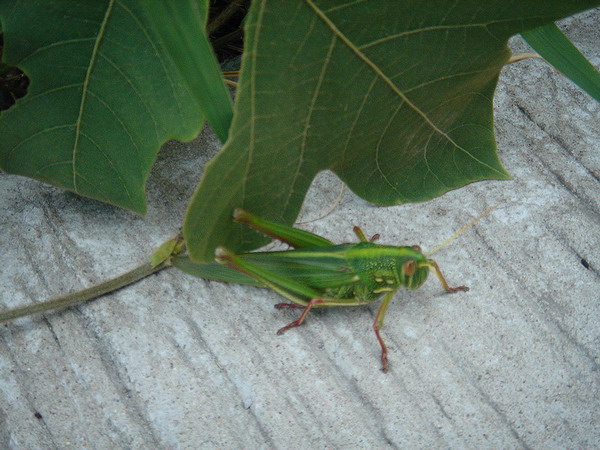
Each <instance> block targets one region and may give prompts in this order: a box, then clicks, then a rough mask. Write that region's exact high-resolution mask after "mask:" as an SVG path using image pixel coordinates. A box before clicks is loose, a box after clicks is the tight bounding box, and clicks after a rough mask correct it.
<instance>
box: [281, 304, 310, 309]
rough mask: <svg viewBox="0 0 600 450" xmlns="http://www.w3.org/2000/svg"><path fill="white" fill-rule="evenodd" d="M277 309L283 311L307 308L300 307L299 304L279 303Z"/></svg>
mask: <svg viewBox="0 0 600 450" xmlns="http://www.w3.org/2000/svg"><path fill="white" fill-rule="evenodd" d="M275 308H277V309H281V308H300V309H304V308H306V306H303V305H299V304H298V303H277V304H276V305H275Z"/></svg>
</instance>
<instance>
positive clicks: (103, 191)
mask: <svg viewBox="0 0 600 450" xmlns="http://www.w3.org/2000/svg"><path fill="white" fill-rule="evenodd" d="M141 5H142V6H141ZM178 5H180V6H181V8H185V9H186V11H187V14H188V20H186V21H185V23H183V24H181V27H183V28H187V29H186V30H184V31H185V32H187V33H188V34H190V33H197V34H199V35H200V36H202V32H201V30H202V29H203V27H204V24H205V22H206V15H207V5H208V2H207V0H188V1H187V2H179V3H178ZM191 7H193V8H191ZM150 17H151V19H152V20H150V19H149V18H148V17H147V16H146V13H145V11H144V9H143V2H140V1H139V0H119V1H116V0H97V1H77V2H75V1H72V0H40V1H32V0H30V1H27V2H15V1H13V2H9V1H4V2H0V18H1V20H2V29H3V31H4V43H5V47H4V55H3V56H4V60H5V61H6V62H9V63H10V64H12V65H15V66H18V67H19V68H20V69H21V70H23V71H24V72H25V73H26V74H27V76H29V78H30V80H31V84H30V86H29V92H28V94H27V96H25V97H24V98H23V99H21V100H19V101H18V102H17V104H16V105H15V107H13V108H12V109H10V110H8V111H6V112H4V113H3V114H2V116H1V117H0V136H2V140H1V142H0V168H2V170H5V171H7V172H10V173H15V174H20V175H25V176H28V177H32V178H36V179H38V180H42V181H45V182H48V183H50V184H53V185H55V186H59V187H62V188H65V189H68V190H71V191H73V192H76V193H78V194H82V195H85V196H88V197H92V198H95V199H99V200H102V201H105V202H109V203H113V204H115V205H119V206H121V207H124V208H129V209H132V210H134V211H137V212H139V213H144V212H145V209H146V200H145V192H144V187H145V182H146V179H147V177H148V175H149V172H150V169H151V167H152V164H153V163H154V160H155V158H156V154H157V152H158V150H159V148H160V146H161V144H162V143H164V142H165V141H166V140H168V139H172V138H176V139H180V140H190V139H193V138H194V137H195V136H196V135H197V134H198V132H199V130H200V127H201V125H202V122H203V118H202V113H201V111H200V109H199V106H198V104H197V103H196V101H195V100H194V97H193V96H191V95H190V92H189V90H188V88H187V86H186V84H185V82H184V80H183V79H182V77H181V76H180V75H179V73H178V72H177V70H175V69H174V67H173V60H172V59H171V57H170V56H169V54H168V53H167V51H165V50H164V48H163V46H162V44H161V40H160V38H159V37H158V36H159V35H158V34H157V33H156V32H155V29H160V27H161V25H162V26H164V24H165V23H166V22H167V21H168V17H156V16H154V17H152V16H150ZM154 27H156V28H154ZM190 28H192V29H190ZM188 58H189V59H197V58H202V55H199V54H198V53H193V52H192V53H190V54H188ZM221 84H222V82H221Z"/></svg>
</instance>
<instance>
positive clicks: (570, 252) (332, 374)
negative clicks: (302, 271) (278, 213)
mask: <svg viewBox="0 0 600 450" xmlns="http://www.w3.org/2000/svg"><path fill="white" fill-rule="evenodd" d="M599 18H600V12H599V11H598V10H596V11H594V12H588V13H584V14H581V15H579V16H578V17H577V18H575V19H568V20H567V21H565V22H564V24H565V27H566V28H565V29H566V30H567V31H568V33H569V35H570V37H571V38H573V39H574V41H575V42H576V44H577V45H578V46H579V47H580V48H581V49H582V50H583V51H584V52H585V53H586V54H587V55H588V57H590V58H591V60H592V62H593V63H594V64H595V65H596V66H599V65H600V48H599V47H598V42H600V34H599V29H598V23H599ZM513 44H514V46H515V48H516V49H517V50H518V51H521V50H526V46H525V45H524V44H523V43H522V42H521V41H520V40H518V39H515V41H514V42H513ZM599 118H600V107H599V105H598V103H596V102H595V101H593V100H592V99H591V98H590V97H589V96H587V95H586V94H584V93H583V92H581V91H580V90H578V89H577V88H576V87H575V86H573V85H572V84H571V83H570V82H569V81H568V80H566V79H565V78H563V77H562V76H560V75H558V74H556V73H555V72H554V71H553V70H552V69H551V68H549V67H548V66H546V65H545V64H543V63H542V62H540V61H535V60H528V61H525V62H521V63H518V64H514V65H512V66H510V67H507V68H505V70H504V71H503V73H502V77H501V83H500V86H499V89H498V94H497V97H496V128H497V139H498V147H499V152H500V156H501V158H502V161H503V162H504V164H505V166H506V168H507V169H508V171H509V172H510V173H511V174H513V176H514V179H513V180H511V181H503V182H500V181H490V182H482V183H476V184H473V185H470V186H468V187H466V188H464V189H460V190H457V191H453V192H450V193H448V194H446V195H444V196H443V197H441V198H438V199H436V200H434V201H431V202H428V203H426V204H418V205H404V206H398V207H393V208H379V207H375V206H372V205H369V204H367V203H366V202H364V201H362V200H360V199H358V198H356V197H355V196H354V195H353V194H351V193H349V192H347V191H346V192H345V194H344V195H343V197H342V200H341V203H340V204H339V205H338V206H337V208H336V209H335V210H334V211H333V212H332V213H331V214H330V215H329V216H327V217H326V218H323V219H320V220H317V221H315V222H311V223H308V224H305V225H303V226H304V227H305V228H307V229H310V230H313V231H315V232H317V233H319V234H323V235H325V236H327V237H329V238H333V239H334V240H336V241H348V240H351V239H353V235H352V225H360V226H362V227H364V229H365V231H366V232H367V233H381V235H382V242H388V243H397V244H417V243H418V244H421V245H422V246H423V247H424V248H425V249H431V248H433V246H434V245H435V244H437V243H439V242H440V241H443V240H444V239H445V238H446V237H447V236H449V235H451V234H452V233H453V232H454V231H455V230H457V229H459V228H460V227H461V226H462V225H464V224H465V223H467V222H468V221H469V220H470V219H471V218H473V217H475V216H477V215H478V214H479V213H481V212H482V211H484V210H485V209H486V208H488V207H490V206H491V205H495V204H497V203H499V204H500V206H499V208H498V209H497V210H496V211H494V213H493V214H492V215H490V216H489V217H487V218H485V219H484V220H482V221H481V222H480V223H479V224H477V225H476V226H475V227H474V228H473V229H471V230H470V231H468V232H467V233H465V234H464V235H462V236H461V237H460V238H459V239H457V240H456V241H455V242H453V243H452V244H451V245H450V246H448V247H446V248H445V249H443V250H442V251H441V252H439V253H438V254H437V255H436V259H437V260H438V262H439V263H440V265H441V267H442V269H443V270H444V271H445V273H446V276H447V278H448V279H449V280H450V282H451V283H464V284H467V285H469V286H470V287H471V291H470V292H468V293H459V294H456V295H445V294H444V293H443V292H442V290H441V288H440V286H439V284H438V283H437V282H436V280H435V277H432V278H431V279H430V280H429V281H428V282H427V283H426V284H425V286H424V287H423V288H422V289H420V290H418V291H414V292H407V291H403V292H402V293H401V294H399V295H398V296H397V298H396V299H395V301H394V302H393V304H392V306H391V308H390V310H389V313H388V317H387V322H386V327H385V329H384V335H385V337H386V339H387V342H388V344H389V347H390V371H389V373H387V374H383V373H381V372H380V371H379V370H378V368H379V359H378V358H379V348H378V345H377V342H376V341H375V338H374V336H373V333H372V331H371V322H372V319H373V314H374V311H375V310H376V307H377V306H376V305H373V306H371V307H363V308H349V309H334V310H329V311H317V312H315V313H313V314H312V315H311V316H310V317H309V320H308V322H307V324H306V325H305V326H304V327H302V328H300V329H296V330H291V331H289V332H288V333H286V334H285V335H283V336H276V335H275V331H276V330H277V328H278V327H280V326H281V325H282V324H285V323H287V322H289V321H290V320H292V319H293V318H294V317H295V316H296V314H297V312H295V311H278V310H275V309H274V308H273V307H272V305H273V304H274V303H275V302H277V301H278V300H279V299H278V297H277V296H276V295H275V294H273V293H272V292H269V291H265V290H261V289H256V288H249V287H243V286H233V285H227V284H221V283H216V282H205V281H203V280H199V279H195V278H192V277H189V276H187V275H184V274H182V273H179V272H177V271H176V270H174V269H172V270H168V271H164V272H161V273H160V274H158V275H155V276H152V277H150V278H148V279H146V280H144V281H142V282H140V283H138V284H136V285H134V286H132V287H129V288H127V289H124V290H121V291H119V292H117V293H115V294H113V295H109V296H106V297H103V298H102V299H100V300H97V301H94V302H91V303H89V304H87V305H84V306H80V307H77V308H73V309H71V310H68V311H66V312H63V313H60V314H51V315H47V316H45V317H38V318H35V319H21V320H19V321H17V322H15V323H11V324H8V325H2V326H1V327H0V447H2V448H61V449H68V448H83V447H86V448H99V449H108V448H110V449H113V448H248V447H250V448H300V447H305V448H306V447H310V448H316V449H319V448H359V447H362V448H366V447H373V448H382V447H388V446H390V447H406V448H415V447H420V448H431V447H445V448H447V447H453V448H465V447H494V448H516V447H535V448H557V447H569V448H591V447H595V446H598V445H599V442H600V440H599V439H600V432H599V428H598V423H599V419H600V413H599V411H600V401H599V392H598V390H599V389H598V387H599V378H598V356H599V348H600V346H599V344H600V329H599V323H600V317H599V316H600V313H599V306H598V305H599V300H600V252H599V250H598V249H599V248H600V215H599V211H600V204H599V203H600V185H599V183H598V179H599V178H598V177H599V174H600V134H599V126H598V120H599ZM217 149H218V144H216V143H215V142H214V139H213V138H212V137H210V136H209V135H208V134H207V133H205V134H204V135H203V136H201V137H200V138H199V139H198V140H196V141H195V142H193V143H191V144H187V145H183V144H177V143H172V144H169V145H167V146H165V149H164V151H163V152H162V154H161V157H160V160H159V162H158V164H157V166H156V169H155V171H154V173H153V175H152V178H151V180H150V183H149V205H150V206H149V213H148V215H147V217H144V218H141V217H136V216H134V215H132V214H130V213H128V212H125V211H121V210H118V209H116V208H113V207H110V206H106V205H103V204H100V203H98V202H95V201H92V200H88V199H83V198H79V197H77V196H75V195H72V194H69V193H67V192H63V191H60V190H58V189H54V188H52V187H48V186H45V185H42V184H40V183H38V182H36V181H32V180H28V179H24V178H19V177H15V176H9V175H6V174H2V175H0V192H1V195H0V210H1V212H0V227H1V234H0V246H1V247H0V259H1V261H0V267H2V270H1V273H0V285H1V286H2V290H1V293H0V304H1V305H2V307H8V306H16V305H21V304H26V303H30V302H33V301H38V300H41V299H44V298H46V297H50V296H54V295H59V294H63V293H66V292H69V291H73V290H77V289H80V288H83V287H86V286H89V285H91V284H93V283H97V282H99V281H101V280H104V279H106V278H107V277H112V276H115V275H117V274H119V273H121V272H123V271H125V270H128V269H129V268H131V267H133V266H135V265H137V264H138V263H140V262H141V261H143V260H144V258H146V257H147V256H148V254H149V253H150V252H151V249H153V248H154V247H156V246H157V245H158V244H159V243H160V242H162V241H164V240H166V239H167V238H169V237H170V236H171V235H173V234H175V233H176V231H177V228H178V227H179V225H180V223H181V220H182V217H183V214H184V210H185V206H186V201H187V199H188V198H189V197H190V195H191V193H192V191H193V188H194V185H195V183H196V181H197V179H198V176H199V175H200V173H201V170H202V167H203V165H204V163H205V162H206V161H207V159H208V158H209V157H210V156H212V155H213V154H214V153H215V152H216V150H217ZM339 186H340V184H339V181H338V180H337V179H336V178H335V177H334V176H332V175H330V174H329V175H328V174H324V175H322V176H320V177H319V178H318V180H317V181H316V182H315V185H314V186H313V188H312V190H311V192H310V195H309V197H308V198H307V200H306V207H305V210H304V213H303V216H302V218H301V219H304V220H310V218H314V217H317V216H319V215H320V214H321V213H322V212H323V211H326V210H327V209H328V207H329V206H330V205H331V203H332V202H333V200H334V199H335V197H336V195H337V192H338V191H339Z"/></svg>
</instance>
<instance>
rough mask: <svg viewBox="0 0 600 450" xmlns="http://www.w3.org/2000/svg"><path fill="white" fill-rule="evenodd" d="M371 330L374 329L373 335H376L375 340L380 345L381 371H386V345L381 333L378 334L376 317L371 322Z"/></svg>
mask: <svg viewBox="0 0 600 450" xmlns="http://www.w3.org/2000/svg"><path fill="white" fill-rule="evenodd" d="M373 331H375V336H377V340H378V341H379V345H381V371H382V372H387V370H388V363H387V347H386V345H385V342H383V339H382V338H381V335H380V334H379V327H378V326H377V319H375V323H373Z"/></svg>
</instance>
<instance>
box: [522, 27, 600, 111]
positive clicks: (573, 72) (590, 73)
mask: <svg viewBox="0 0 600 450" xmlns="http://www.w3.org/2000/svg"><path fill="white" fill-rule="evenodd" d="M521 36H523V38H524V39H525V40H526V41H527V43H528V44H529V45H531V47H532V48H533V49H534V50H535V51H536V52H538V53H539V54H540V56H542V57H543V58H544V59H545V60H546V61H548V62H549V63H550V64H552V65H553V66H554V67H555V68H556V70H558V71H559V72H561V73H562V74H563V75H565V76H566V77H568V78H570V79H571V81H572V82H573V83H575V84H576V85H578V86H579V87H580V88H581V89H583V90H584V91H585V92H587V93H588V94H590V95H591V96H592V97H594V98H595V99H596V101H598V102H600V72H598V71H597V70H596V69H595V68H594V66H592V64H591V63H590V62H589V61H588V60H587V59H586V58H585V56H583V55H582V54H581V53H580V52H579V50H577V48H576V47H575V46H574V45H573V44H572V43H571V41H570V40H569V39H568V38H567V37H566V36H565V35H564V34H563V32H562V31H560V29H559V28H558V27H557V26H556V25H554V24H553V23H551V24H549V25H545V26H543V27H539V28H534V29H533V30H528V31H524V32H522V33H521Z"/></svg>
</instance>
